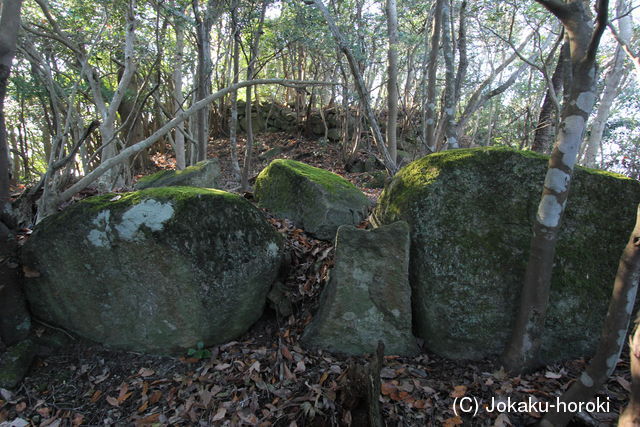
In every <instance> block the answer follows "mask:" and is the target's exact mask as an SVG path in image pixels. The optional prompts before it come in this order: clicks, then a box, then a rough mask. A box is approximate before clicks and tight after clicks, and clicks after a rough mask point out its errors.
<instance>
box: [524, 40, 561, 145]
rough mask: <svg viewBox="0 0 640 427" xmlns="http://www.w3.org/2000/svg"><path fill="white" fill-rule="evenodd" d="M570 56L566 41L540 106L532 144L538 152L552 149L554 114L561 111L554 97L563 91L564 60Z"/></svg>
mask: <svg viewBox="0 0 640 427" xmlns="http://www.w3.org/2000/svg"><path fill="white" fill-rule="evenodd" d="M568 58H569V44H568V43H564V44H563V45H562V48H561V49H560V52H559V53H558V63H557V64H556V68H555V70H554V71H553V75H552V76H551V85H552V88H547V92H546V94H545V96H544V101H543V102H542V107H541V108H540V114H539V116H538V125H537V127H536V131H535V134H534V137H533V144H531V150H532V151H535V152H537V153H547V152H548V151H549V150H550V149H551V143H552V141H553V135H554V130H555V129H556V126H555V124H556V119H555V117H554V116H556V115H557V114H559V111H556V103H555V102H554V100H553V98H554V96H555V97H556V98H557V97H558V94H559V93H560V92H561V91H562V83H563V78H562V76H563V70H564V69H565V66H564V62H565V61H566V60H568ZM552 90H553V92H552Z"/></svg>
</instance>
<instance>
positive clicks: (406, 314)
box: [303, 221, 418, 355]
mask: <svg viewBox="0 0 640 427" xmlns="http://www.w3.org/2000/svg"><path fill="white" fill-rule="evenodd" d="M408 272H409V226H408V225H407V223H406V222H404V221H399V222H396V223H394V224H391V225H388V226H384V227H381V228H377V229H374V230H372V231H367V230H360V229H357V228H355V227H353V226H351V225H343V226H341V227H340V228H339V229H338V235H337V237H336V256H335V267H334V268H333V270H331V273H330V280H329V283H327V285H326V287H325V288H324V289H323V291H322V296H321V298H320V307H319V309H318V312H317V313H316V315H315V317H314V318H313V321H312V322H311V323H310V324H309V326H307V329H306V330H305V332H304V336H303V342H304V343H305V345H307V346H309V347H312V348H321V349H324V350H328V351H331V352H337V353H344V354H351V355H363V354H367V353H372V352H375V350H376V347H377V345H378V341H382V342H384V348H385V353H386V354H396V355H412V354H415V353H416V352H417V351H418V346H417V344H416V341H415V338H414V337H413V335H412V334H411V288H410V287H409V277H408Z"/></svg>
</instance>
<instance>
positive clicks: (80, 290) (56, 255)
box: [23, 187, 283, 353]
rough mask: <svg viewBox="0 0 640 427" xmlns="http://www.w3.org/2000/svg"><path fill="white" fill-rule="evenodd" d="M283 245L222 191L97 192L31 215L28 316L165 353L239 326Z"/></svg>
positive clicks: (219, 337) (247, 321)
mask: <svg viewBox="0 0 640 427" xmlns="http://www.w3.org/2000/svg"><path fill="white" fill-rule="evenodd" d="M282 245H283V243H282V238H281V236H280V235H279V234H278V233H277V232H276V231H275V230H274V229H273V228H272V227H271V226H270V225H269V223H268V222H267V221H266V220H265V219H264V217H263V215H262V213H261V212H260V211H259V210H258V209H256V208H255V207H254V206H252V205H251V204H250V203H249V202H248V201H246V200H245V199H243V198H242V197H239V196H236V195H233V194H230V193H226V192H223V191H218V190H211V189H201V188H195V187H164V188H150V189H147V190H142V191H137V192H133V193H127V194H124V195H117V196H114V195H105V196H98V197H93V198H89V199H86V200H84V201H82V202H79V203H78V204H76V205H74V206H71V207H69V208H67V209H66V210H65V211H63V212H61V213H59V214H57V215H54V216H51V217H49V218H46V219H45V220H44V221H42V222H41V223H40V224H38V226H37V227H36V228H35V230H34V232H33V234H32V236H31V238H30V239H29V242H28V243H27V244H26V245H25V247H24V248H23V255H24V256H23V258H24V263H25V265H26V266H28V267H29V269H30V271H32V274H30V276H31V277H30V278H28V279H26V284H25V290H26V294H27V297H28V299H29V302H30V305H31V308H32V311H33V313H34V314H35V315H36V316H37V317H39V318H42V319H44V320H46V321H48V322H50V323H53V324H56V325H59V326H62V327H64V328H67V329H69V330H71V331H73V332H75V333H77V334H78V335H80V336H81V337H84V338H88V339H90V340H93V341H97V342H100V343H103V344H106V345H108V346H111V347H115V348H123V349H129V350H136V351H145V352H157V353H169V352H173V351H179V350H183V349H186V348H190V347H194V346H195V344H196V343H197V342H199V341H202V342H204V343H205V344H206V345H213V344H217V343H222V342H225V341H228V340H231V339H233V338H236V337H238V336H239V335H240V334H242V333H244V332H245V331H246V330H247V329H248V328H249V327H250V326H251V324H252V323H253V322H255V321H256V320H257V319H258V318H259V317H260V315H261V313H262V310H263V307H264V305H265V300H266V295H267V293H268V291H269V287H270V285H271V283H272V282H273V281H274V279H275V278H276V276H277V273H278V269H279V266H280V261H281V257H282V252H281V251H282ZM33 272H37V273H33ZM35 276H38V277H35Z"/></svg>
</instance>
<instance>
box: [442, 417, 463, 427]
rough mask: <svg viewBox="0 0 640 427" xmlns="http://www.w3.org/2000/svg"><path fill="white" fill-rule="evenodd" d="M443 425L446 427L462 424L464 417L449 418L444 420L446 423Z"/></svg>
mask: <svg viewBox="0 0 640 427" xmlns="http://www.w3.org/2000/svg"><path fill="white" fill-rule="evenodd" d="M442 425H443V426H444V427H453V426H459V425H462V418H460V417H452V418H447V419H446V420H444V423H442Z"/></svg>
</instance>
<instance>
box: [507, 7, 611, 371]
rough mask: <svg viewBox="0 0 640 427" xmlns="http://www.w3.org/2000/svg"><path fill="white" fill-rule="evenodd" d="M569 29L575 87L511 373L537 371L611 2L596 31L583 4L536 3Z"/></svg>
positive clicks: (510, 351)
mask: <svg viewBox="0 0 640 427" xmlns="http://www.w3.org/2000/svg"><path fill="white" fill-rule="evenodd" d="M536 1H537V2H538V3H540V4H542V5H543V6H544V7H545V8H547V9H548V10H549V11H550V12H551V13H553V14H554V15H556V17H558V19H560V21H561V22H562V24H563V25H564V28H565V31H566V32H567V35H568V37H569V40H570V55H571V71H572V72H571V77H572V80H571V86H567V90H566V92H567V98H568V102H565V104H564V107H563V111H562V121H561V124H560V129H559V133H558V135H557V137H556V143H555V146H554V148H553V152H552V154H551V158H550V159H549V167H548V169H547V174H546V178H545V181H544V188H543V191H542V197H541V200H540V203H539V205H538V212H537V215H536V217H535V219H534V225H533V237H532V239H531V248H530V252H529V262H528V264H527V269H526V273H525V279H524V284H523V287H522V292H521V297H520V307H519V311H518V313H517V315H516V321H515V324H514V327H513V331H512V335H511V338H510V340H509V342H508V343H507V346H506V348H505V353H504V355H503V362H504V364H505V366H506V368H507V369H508V370H509V371H512V372H521V371H523V370H525V369H531V368H534V367H537V366H538V363H539V361H538V352H539V349H540V343H541V338H542V333H543V328H544V320H545V314H546V310H547V306H548V303H549V288H550V286H551V273H552V270H553V259H554V257H555V248H556V242H557V240H558V232H559V230H560V223H561V220H562V216H563V213H564V209H565V206H566V201H567V197H568V195H569V185H570V183H571V176H572V174H573V167H574V165H575V162H576V157H577V154H578V150H579V149H580V144H581V142H582V138H583V135H584V132H585V125H586V122H587V119H588V118H589V114H590V112H591V110H592V109H593V104H594V101H595V85H596V62H595V59H596V58H595V55H596V51H597V49H598V45H599V44H600V38H601V36H602V33H603V31H604V28H605V27H606V24H607V15H608V10H607V9H608V0H598V6H599V8H598V18H597V26H596V27H595V29H594V28H593V25H592V23H591V17H590V13H589V11H588V10H587V9H585V5H584V3H583V2H582V1H581V0H577V1H573V2H571V3H563V2H562V1H560V0H536Z"/></svg>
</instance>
